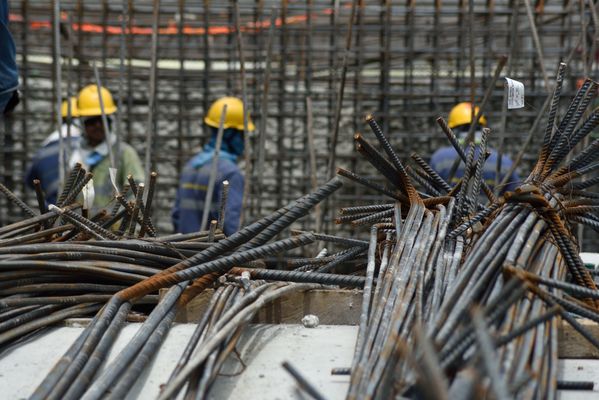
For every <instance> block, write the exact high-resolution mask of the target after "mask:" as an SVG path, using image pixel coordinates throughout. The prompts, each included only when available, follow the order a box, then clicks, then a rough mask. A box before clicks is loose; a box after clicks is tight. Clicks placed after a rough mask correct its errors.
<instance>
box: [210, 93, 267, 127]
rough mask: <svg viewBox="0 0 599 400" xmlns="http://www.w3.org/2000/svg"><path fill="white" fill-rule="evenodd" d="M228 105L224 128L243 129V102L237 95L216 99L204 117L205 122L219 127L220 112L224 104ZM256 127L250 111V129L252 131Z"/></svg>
mask: <svg viewBox="0 0 599 400" xmlns="http://www.w3.org/2000/svg"><path fill="white" fill-rule="evenodd" d="M225 104H226V105H227V115H226V116H225V123H224V128H225V129H227V128H235V129H237V130H240V131H242V130H243V102H242V101H241V99H238V98H237V97H221V98H220V99H218V100H216V101H215V102H214V103H212V105H211V106H210V108H209V109H208V113H207V114H206V117H205V118H204V122H205V123H206V125H208V126H212V127H214V128H218V124H219V123H220V114H221V112H222V111H223V106H224V105H225ZM254 129H256V127H255V126H254V124H253V122H252V119H251V118H250V115H249V113H248V131H250V132H252V131H253V130H254Z"/></svg>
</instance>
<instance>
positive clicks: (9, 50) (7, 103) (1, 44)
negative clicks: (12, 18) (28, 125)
mask: <svg viewBox="0 0 599 400" xmlns="http://www.w3.org/2000/svg"><path fill="white" fill-rule="evenodd" d="M18 87H19V73H18V69H17V61H16V47H15V41H14V40H13V38H12V35H11V34H10V31H9V30H8V0H0V116H2V115H3V114H8V113H9V112H10V111H12V110H13V109H14V108H15V107H16V105H17V104H18V103H19V92H18V91H17V88H18Z"/></svg>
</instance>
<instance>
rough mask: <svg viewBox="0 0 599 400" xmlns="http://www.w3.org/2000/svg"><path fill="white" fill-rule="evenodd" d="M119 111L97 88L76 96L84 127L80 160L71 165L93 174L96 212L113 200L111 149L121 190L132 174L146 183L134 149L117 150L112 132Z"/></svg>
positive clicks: (121, 147) (122, 145)
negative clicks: (106, 127)
mask: <svg viewBox="0 0 599 400" xmlns="http://www.w3.org/2000/svg"><path fill="white" fill-rule="evenodd" d="M100 97H101V99H102V102H100ZM102 106H103V109H102ZM102 111H103V112H104V114H105V116H106V119H107V125H108V130H109V132H105V130H104V124H103V122H102ZM116 111H117V107H116V105H115V103H114V99H113V98H112V94H111V93H110V91H109V90H108V89H106V88H104V87H101V88H100V90H99V91H98V86H97V85H95V84H92V85H88V86H86V87H84V88H83V89H81V91H80V92H79V95H78V96H77V114H78V115H79V118H80V119H81V121H82V125H83V135H82V136H83V139H82V140H81V146H80V151H79V153H78V154H77V157H76V158H75V159H73V160H71V164H73V162H75V161H76V162H81V164H82V165H83V167H84V168H85V169H86V170H87V171H90V172H93V174H94V178H93V179H94V191H95V199H94V209H98V208H103V207H105V206H106V205H108V203H109V202H110V201H111V200H112V199H113V189H112V183H111V181H110V170H109V168H111V164H110V158H109V148H108V146H111V151H112V153H113V156H114V168H116V169H117V174H116V182H115V184H116V185H117V187H118V188H119V189H120V188H122V187H123V186H124V185H125V183H126V182H127V175H129V174H131V175H133V177H134V178H135V179H136V181H138V182H143V180H144V169H143V166H142V164H141V160H140V158H139V156H138V154H137V152H136V151H135V149H134V148H133V147H131V146H130V145H129V144H127V143H124V142H122V141H121V142H120V144H119V148H118V149H117V148H116V146H115V144H116V141H117V140H116V136H115V134H114V132H112V125H113V120H112V117H113V115H114V114H115V113H116ZM108 138H110V143H109V142H108Z"/></svg>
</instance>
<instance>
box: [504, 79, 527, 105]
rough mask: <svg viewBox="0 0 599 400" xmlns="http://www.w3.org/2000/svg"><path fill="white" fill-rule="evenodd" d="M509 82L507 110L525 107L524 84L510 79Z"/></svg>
mask: <svg viewBox="0 0 599 400" xmlns="http://www.w3.org/2000/svg"><path fill="white" fill-rule="evenodd" d="M505 81H506V82H507V108H508V109H509V110H512V109H515V108H522V107H524V84H523V83H522V82H518V81H515V80H513V79H510V78H505Z"/></svg>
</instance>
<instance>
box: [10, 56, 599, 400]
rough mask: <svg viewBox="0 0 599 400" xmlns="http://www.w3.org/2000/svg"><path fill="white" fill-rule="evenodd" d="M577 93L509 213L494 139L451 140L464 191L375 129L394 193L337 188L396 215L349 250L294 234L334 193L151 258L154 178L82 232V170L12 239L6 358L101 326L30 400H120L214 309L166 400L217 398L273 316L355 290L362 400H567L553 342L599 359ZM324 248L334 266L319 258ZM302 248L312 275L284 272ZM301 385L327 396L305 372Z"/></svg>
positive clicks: (369, 224) (375, 153)
mask: <svg viewBox="0 0 599 400" xmlns="http://www.w3.org/2000/svg"><path fill="white" fill-rule="evenodd" d="M564 73H565V65H560V67H559V70H558V76H557V79H556V87H555V90H554V91H553V94H552V97H551V98H550V99H549V100H548V102H547V103H548V104H550V105H551V107H550V109H549V114H548V118H547V119H548V121H547V126H546V127H545V129H544V133H545V137H544V138H543V144H542V148H541V149H540V153H539V159H538V160H537V163H536V165H535V167H534V168H533V171H532V172H531V174H530V175H529V176H528V178H527V179H525V181H524V182H522V183H521V185H520V186H519V187H518V189H516V190H515V191H514V192H508V193H504V194H502V195H501V196H499V197H496V196H495V195H494V192H493V188H492V187H491V186H490V183H489V182H485V181H484V179H483V173H482V171H483V167H484V163H485V162H486V161H487V159H488V157H489V154H490V153H489V152H488V151H487V150H488V149H487V143H488V141H489V138H491V137H492V132H491V131H490V130H487V129H485V130H484V132H483V135H482V137H481V141H480V143H477V144H475V143H467V144H466V145H462V144H461V143H460V142H458V140H457V138H456V137H455V135H454V133H453V132H452V131H451V129H449V128H448V127H447V125H446V124H445V122H444V121H443V120H442V119H439V120H438V122H439V124H440V126H441V129H442V130H443V133H444V134H445V135H446V136H447V138H448V140H449V142H450V143H451V145H452V146H453V147H454V148H455V149H456V152H457V155H458V157H459V159H460V160H461V161H462V162H463V163H464V166H465V168H464V170H465V172H464V175H463V176H462V177H461V178H460V179H458V180H457V182H456V183H455V184H453V182H454V181H452V182H451V183H449V182H446V181H445V180H443V179H442V178H441V177H440V176H439V174H438V173H437V172H436V171H434V169H432V167H431V166H430V165H428V164H427V163H426V162H425V161H424V160H423V159H422V158H421V157H419V156H418V155H417V154H413V155H412V156H411V160H412V161H413V163H412V164H411V165H409V164H408V162H409V161H410V160H406V161H404V160H400V157H399V153H398V152H397V151H395V149H394V148H393V146H392V144H391V142H390V140H389V138H387V137H386V136H385V135H384V133H383V130H382V129H381V128H380V127H379V125H378V123H377V122H376V119H375V117H374V116H369V117H368V118H367V119H366V123H367V124H368V126H369V127H370V129H371V131H372V135H373V137H374V138H376V143H378V144H379V145H380V147H381V148H382V150H379V149H378V148H377V145H375V144H374V143H375V142H374V141H373V140H370V137H369V135H366V134H365V135H362V134H356V135H355V136H354V138H353V140H354V143H355V145H356V150H357V151H358V152H360V153H361V154H362V155H363V156H364V157H365V159H366V160H367V161H368V162H369V163H370V164H372V166H373V167H374V168H375V169H376V170H377V171H378V172H379V173H380V177H382V178H383V179H384V183H383V184H381V183H380V181H377V182H374V181H372V180H370V179H368V178H366V177H364V176H361V175H359V174H358V173H356V172H353V171H348V170H343V169H339V170H338V174H339V175H341V176H342V177H344V178H347V179H349V180H351V181H352V182H355V183H358V184H361V185H363V186H365V187H366V188H367V189H371V190H373V191H375V192H377V193H379V194H381V195H383V196H386V198H385V200H381V202H380V204H353V205H351V206H349V207H344V208H342V209H341V210H340V212H339V216H338V218H337V222H338V223H339V224H349V225H351V227H352V229H355V232H356V234H355V235H354V236H352V237H344V236H341V235H338V234H334V233H323V232H303V231H297V230H291V231H290V232H288V233H289V235H288V236H285V234H284V233H285V232H286V230H288V229H289V228H290V227H291V226H292V225H293V224H294V222H296V221H297V220H298V219H300V218H302V217H304V216H306V215H307V214H308V213H309V212H310V210H311V209H313V208H314V207H315V206H316V205H317V204H319V203H320V202H322V201H323V200H325V199H326V198H328V197H329V196H330V195H331V194H332V193H334V192H335V191H336V190H338V189H339V188H340V187H341V179H340V178H337V177H336V178H333V179H331V180H330V181H328V182H327V183H325V184H324V185H322V186H320V187H318V188H317V189H315V190H314V191H313V193H310V194H307V195H305V196H302V197H300V198H299V199H297V200H295V201H292V202H291V203H289V204H288V205H286V206H283V207H281V208H280V209H279V210H277V211H275V212H274V213H272V214H270V215H267V216H265V217H263V218H261V219H259V220H258V221H255V222H253V223H250V224H248V225H246V226H245V227H243V228H242V229H241V230H240V231H238V232H237V233H235V234H233V235H231V236H229V237H225V236H224V235H223V234H222V232H221V231H220V227H222V221H214V223H213V224H212V229H211V230H210V231H207V232H197V233H192V234H186V235H166V236H158V235H157V236H156V237H152V238H143V237H144V235H145V233H146V232H147V233H149V234H150V235H152V236H153V235H154V234H155V232H154V228H153V226H152V223H151V204H152V201H151V193H153V189H152V188H153V185H154V184H155V182H154V181H155V179H156V176H153V177H152V179H154V181H152V180H151V181H150V183H149V186H148V190H147V192H146V190H145V186H144V184H143V183H141V182H139V183H138V182H135V180H134V179H133V177H130V178H129V186H130V188H131V191H132V192H133V195H134V196H135V197H134V198H133V197H131V198H130V199H129V200H128V199H126V198H125V195H124V194H123V193H124V192H123V193H116V194H115V200H116V202H118V205H119V206H118V207H115V206H112V205H111V208H112V210H111V211H110V212H108V211H106V212H105V213H98V214H96V215H94V216H92V217H91V218H86V217H85V216H83V215H81V214H80V212H79V206H78V205H77V203H76V202H75V200H76V198H77V195H78V193H79V191H81V190H82V187H83V185H84V184H85V183H84V182H86V180H87V179H88V177H89V174H86V173H85V171H83V170H81V169H80V168H79V169H75V170H73V172H72V173H71V174H70V175H69V179H68V180H67V185H66V186H65V190H64V191H63V194H62V195H61V198H62V201H63V202H64V204H63V203H62V202H58V204H57V205H56V206H50V207H48V209H44V208H43V207H39V208H40V212H42V213H43V214H41V215H38V213H37V212H36V211H33V210H32V213H33V214H32V215H30V216H29V218H27V219H26V220H24V221H21V222H18V223H15V224H13V225H11V226H7V227H2V228H0V346H3V345H7V344H14V343H16V342H17V341H18V340H19V339H22V338H23V337H24V336H25V335H27V334H30V333H31V332H34V331H39V330H43V329H44V328H46V327H48V326H49V325H50V324H51V323H56V322H58V321H61V320H63V319H64V318H68V317H71V316H88V317H90V316H93V319H92V321H91V323H90V324H89V326H88V327H87V328H86V329H85V330H84V331H83V332H82V334H81V336H80V337H79V338H78V339H77V340H76V341H75V342H74V343H73V344H72V346H71V347H70V349H69V350H68V351H67V352H66V353H65V355H64V356H63V357H62V358H61V359H60V360H59V361H58V362H57V364H56V365H55V366H54V368H53V369H52V371H51V372H50V373H49V374H48V375H47V376H46V377H45V379H44V381H43V382H42V383H41V384H40V385H39V387H38V388H37V390H36V391H35V392H34V393H33V394H32V397H33V398H36V399H42V398H51V399H54V398H55V399H58V398H67V399H79V398H83V399H88V400H91V399H100V398H114V399H116V398H123V397H125V396H126V395H127V394H128V393H129V390H130V389H131V387H133V386H134V384H135V383H136V382H137V381H138V379H139V378H140V376H141V375H142V374H143V371H144V370H145V368H147V365H148V363H149V361H150V360H151V358H152V356H153V355H154V354H155V353H156V352H157V350H158V349H159V348H160V345H161V343H162V341H163V340H164V337H165V336H166V334H167V333H168V331H169V329H170V327H171V325H172V323H173V321H174V319H175V316H176V315H177V312H178V311H180V310H182V309H184V308H185V307H186V305H187V304H188V303H189V302H190V301H192V300H193V298H194V297H195V296H197V295H198V294H199V293H202V292H203V291H205V290H207V289H212V290H213V291H212V296H211V300H210V302H209V304H208V307H207V310H206V312H205V313H204V314H203V315H202V316H201V317H200V319H199V320H198V321H195V323H196V329H195V332H194V333H193V335H192V337H191V338H190V340H189V342H188V344H187V346H186V348H185V350H184V352H183V354H182V355H181V357H180V359H179V362H178V363H177V365H176V367H175V368H174V370H173V371H171V372H170V374H169V376H168V377H165V379H164V382H165V385H164V386H163V387H162V389H161V393H160V395H159V398H160V399H168V398H174V397H176V396H179V395H184V396H185V398H206V397H207V396H209V394H210V389H211V387H212V386H213V383H214V381H215V380H216V379H217V376H218V374H219V372H220V370H221V367H222V366H223V364H224V363H225V361H226V360H227V357H229V356H233V355H234V354H235V347H236V345H237V343H238V342H239V340H240V338H241V333H242V331H243V329H244V327H246V326H247V324H249V323H250V322H251V320H252V318H253V317H254V316H255V315H256V314H257V313H258V311H259V310H260V309H261V308H262V307H263V306H264V305H265V304H267V303H269V302H271V301H273V300H275V299H280V298H281V297H283V296H286V295H288V294H290V293H293V292H296V291H305V290H310V289H315V288H318V289H325V290H329V289H334V288H335V287H354V288H360V289H362V293H363V301H362V304H361V307H360V321H359V326H358V334H357V339H356V344H355V353H354V357H353V359H352V362H351V365H340V366H339V369H337V371H336V372H339V371H343V372H344V373H348V374H349V375H350V382H349V388H348V393H347V398H348V399H374V398H377V399H379V398H380V399H386V398H400V397H401V398H435V399H437V398H441V399H443V398H447V399H450V398H473V397H475V394H476V395H480V396H483V397H489V398H493V397H496V398H524V399H529V398H530V399H533V398H534V399H536V398H539V399H541V398H543V399H544V398H555V396H556V392H557V390H558V383H557V382H558V380H557V368H556V365H557V355H558V351H557V350H558V349H557V346H558V342H557V330H558V323H560V322H561V320H562V319H563V320H564V321H565V323H568V324H570V325H571V326H572V327H573V328H574V329H575V330H577V331H578V332H580V333H581V335H582V336H583V337H584V338H585V339H586V340H588V341H589V342H590V343H591V344H592V345H593V346H595V347H598V348H599V340H597V339H596V338H594V337H593V336H592V335H591V334H590V333H589V332H588V331H587V329H586V328H585V327H584V325H582V324H580V323H579V322H577V321H576V318H575V317H574V316H581V317H585V318H589V319H592V320H594V321H598V322H599V291H597V287H596V285H595V282H594V280H593V277H592V275H591V274H590V273H589V271H588V270H587V269H586V268H585V267H584V265H583V263H582V261H581V259H580V257H579V254H578V253H579V248H578V243H577V241H576V238H575V236H574V234H573V233H572V232H573V228H574V227H575V226H576V224H579V223H582V224H585V225H588V226H590V227H593V228H597V227H598V226H599V216H598V212H597V211H598V210H599V202H598V198H599V196H598V195H597V194H596V193H594V192H592V191H589V190H587V189H588V188H590V187H592V185H594V184H596V183H597V181H596V180H593V178H591V179H589V180H587V181H584V179H586V178H587V177H588V176H589V174H591V173H593V172H595V171H596V170H597V169H599V164H597V160H598V159H599V141H597V140H595V141H594V142H592V143H591V145H590V146H587V147H586V148H584V149H583V150H582V151H580V152H578V153H577V154H572V153H573V151H574V147H575V145H576V144H577V143H580V142H581V141H582V140H584V138H585V137H586V136H588V135H589V134H590V133H591V132H592V131H593V130H594V129H595V128H596V126H597V125H598V124H599V118H598V117H597V112H593V113H590V114H589V115H588V116H586V117H585V113H586V109H587V108H588V106H589V104H591V102H592V99H593V98H594V95H595V86H596V84H595V83H594V82H592V81H590V80H587V81H586V82H585V83H584V85H583V86H582V88H581V89H580V90H579V92H578V93H577V94H576V96H575V97H574V99H573V100H572V102H571V103H570V104H569V106H568V107H567V108H566V112H565V113H564V114H563V115H562V116H561V118H560V115H559V105H560V94H561V85H562V81H563V79H564ZM556 121H559V124H558V123H556ZM589 181H590V182H591V183H588V182H589ZM153 182H154V183H153ZM144 192H145V193H148V196H150V197H146V198H145V200H144ZM222 197H223V198H226V196H222ZM121 208H122V209H121ZM219 209H220V210H224V208H223V207H222V205H221V207H219ZM223 217H224V214H223V212H221V213H220V217H219V218H223ZM57 221H59V222H62V223H63V225H59V224H57ZM138 226H139V227H138ZM315 242H325V243H326V245H327V249H324V250H321V249H318V250H319V251H318V252H316V251H314V247H315V244H314V243H315ZM306 245H310V247H307V248H305V249H304V254H303V256H302V257H298V256H297V254H294V256H293V257H288V256H286V255H285V253H286V252H289V251H292V250H294V249H298V248H300V247H303V246H306ZM306 253H308V254H306ZM273 260H276V261H273ZM272 266H275V267H276V268H273V269H271V267H272ZM285 269H288V270H285ZM289 269H291V270H289ZM161 289H163V291H162V292H161V296H160V298H158V297H157V296H158V293H159V292H158V291H159V290H161ZM148 304H150V309H149V312H148V313H147V315H145V317H144V318H145V322H144V324H143V325H142V327H141V329H140V330H139V332H138V333H137V334H136V335H135V337H134V338H133V339H131V341H130V342H129V343H128V344H127V346H126V347H125V348H124V350H123V351H122V352H121V353H120V354H119V355H118V356H117V357H116V358H115V359H114V361H113V362H111V363H110V364H108V365H107V366H106V368H105V369H104V370H103V371H102V372H101V373H100V372H99V370H100V365H101V364H102V362H104V361H105V360H106V359H107V355H108V353H109V351H110V349H111V347H112V345H113V344H114V341H115V338H116V336H117V335H118V333H119V332H120V330H121V328H122V326H123V325H124V324H125V323H126V321H127V319H128V318H129V317H130V315H131V313H132V311H133V310H137V308H138V307H140V306H141V305H144V307H148ZM146 310H147V308H146ZM237 358H238V361H240V363H241V364H243V360H241V359H240V356H239V355H237ZM286 368H287V370H288V371H290V373H291V374H292V375H293V376H294V378H295V379H296V380H297V382H299V383H300V386H301V387H302V388H303V389H304V390H306V391H308V392H309V393H313V394H315V395H318V396H320V394H318V390H316V389H315V388H314V387H313V386H312V385H311V384H310V382H309V381H308V380H307V379H305V378H304V377H303V375H302V373H301V371H299V370H297V369H295V368H293V367H292V366H291V364H286ZM565 386H567V385H565Z"/></svg>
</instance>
